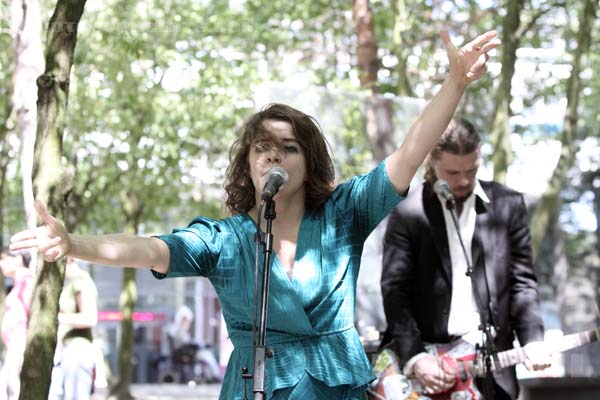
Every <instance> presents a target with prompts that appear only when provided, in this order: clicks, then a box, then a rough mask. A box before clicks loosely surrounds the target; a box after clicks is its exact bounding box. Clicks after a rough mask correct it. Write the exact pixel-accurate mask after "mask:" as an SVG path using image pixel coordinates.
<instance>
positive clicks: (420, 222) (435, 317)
mask: <svg viewBox="0 0 600 400" xmlns="http://www.w3.org/2000/svg"><path fill="white" fill-rule="evenodd" d="M479 147H480V138H479V134H478V133H477V131H476V130H475V128H474V127H473V125H472V124H471V123H470V122H468V121H467V120H465V119H461V118H453V119H452V121H451V122H450V124H449V126H448V128H447V129H446V131H445V132H444V134H443V135H442V137H441V138H440V140H439V141H438V142H437V144H436V145H435V146H434V147H433V149H432V150H431V152H430V153H429V156H428V158H427V160H426V162H425V182H424V183H423V184H422V185H420V186H419V187H417V188H416V189H414V190H411V193H410V195H409V196H408V198H407V199H406V200H405V201H403V202H401V203H400V204H399V205H398V206H397V208H396V209H395V210H394V211H393V212H392V214H391V216H390V219H389V222H388V225H387V231H386V234H385V238H384V250H383V270H382V278H381V289H382V295H383V302H384V309H385V314H386V319H387V324H388V328H387V331H386V333H385V335H384V339H383V341H382V346H384V347H387V348H389V349H390V350H392V351H393V352H394V353H395V354H396V355H397V356H398V359H399V367H400V368H402V371H403V373H404V374H405V375H407V376H409V377H414V378H416V379H417V380H418V381H419V383H420V384H421V385H422V386H423V390H424V393H425V394H437V393H442V392H448V391H450V392H454V391H455V390H457V389H456V386H455V384H456V382H457V380H456V376H457V374H458V373H459V371H457V368H456V365H452V363H451V362H448V361H447V360H444V359H443V358H440V357H439V353H435V354H434V353H433V350H432V346H428V345H429V344H445V345H446V348H448V347H449V348H452V346H453V344H454V343H458V342H460V343H465V342H466V343H470V344H472V345H473V348H474V346H476V345H477V344H479V345H481V344H483V343H485V337H484V335H483V333H482V330H480V329H479V327H480V324H481V320H480V310H482V311H483V312H482V314H483V315H484V319H486V320H488V321H489V322H490V323H491V326H494V329H492V330H493V331H497V332H494V334H495V337H494V339H493V344H494V346H495V350H497V351H502V350H507V349H510V348H511V347H512V344H513V340H514V334H516V336H517V338H518V340H519V343H520V344H521V345H523V346H525V350H526V355H527V358H528V359H527V360H526V365H527V366H528V368H530V369H542V368H545V367H547V366H548V364H549V362H550V354H549V353H548V352H546V351H544V350H543V348H542V345H541V342H540V341H541V340H542V338H543V334H544V327H543V322H542V319H541V317H540V307H539V301H538V290H537V282H536V277H535V273H534V270H533V267H532V254H531V238H530V233H529V228H528V226H527V214H526V208H525V203H524V200H523V196H522V195H521V194H520V193H518V192H516V191H514V190H511V189H509V188H507V187H506V186H504V185H501V184H499V183H496V182H484V181H480V180H478V179H477V178H476V174H477V169H478V167H479V159H480V154H479ZM442 180H443V181H445V183H443V184H442V185H441V186H440V182H438V181H442ZM436 182H438V184H437V185H436ZM444 187H445V189H444ZM440 189H441V190H440ZM448 197H453V204H451V205H447V201H448ZM452 206H454V211H455V217H456V221H457V223H458V226H459V229H460V236H459V235H458V232H457V228H456V224H455V223H454V219H453V215H452V211H450V210H451V208H452ZM461 239H462V243H461ZM463 246H464V247H463ZM466 254H468V255H469V259H468V260H467V258H466V256H465V255H466ZM470 267H472V270H473V273H472V278H473V282H472V281H471V277H469V276H467V274H466V273H467V269H469V268H470ZM478 304H480V305H478ZM488 314H489V316H488ZM492 330H490V331H492ZM461 339H462V341H461ZM526 345H527V346H526ZM438 351H439V348H438ZM450 354H452V353H450ZM487 382H489V383H490V385H489V386H488V387H487V391H484V390H482V388H481V387H480V388H479V391H476V394H475V396H474V397H475V398H481V396H482V395H481V392H483V393H484V395H485V393H490V392H492V391H493V393H494V394H493V395H490V396H489V397H490V398H494V399H516V398H517V395H518V384H517V379H516V374H515V370H514V368H509V369H505V370H502V371H498V372H495V373H494V377H493V384H492V383H491V380H488V381H487ZM476 383H477V385H476V386H479V385H480V384H481V383H482V382H481V381H477V380H476ZM476 386H475V387H476ZM471 395H473V393H472V392H471Z"/></svg>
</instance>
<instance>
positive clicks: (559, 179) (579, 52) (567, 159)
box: [531, 0, 598, 257]
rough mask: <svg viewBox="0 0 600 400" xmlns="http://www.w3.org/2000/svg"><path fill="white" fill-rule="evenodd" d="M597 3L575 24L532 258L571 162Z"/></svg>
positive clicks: (591, 0) (591, 1) (535, 219)
mask: <svg viewBox="0 0 600 400" xmlns="http://www.w3.org/2000/svg"><path fill="white" fill-rule="evenodd" d="M597 7H598V3H597V0H586V2H585V4H584V7H583V8H582V13H581V15H580V18H579V21H580V26H579V32H578V33H577V48H576V49H575V52H574V55H573V63H572V68H571V76H570V77H569V80H568V81H567V113H566V115H565V122H564V128H563V132H562V138H561V142H562V151H561V154H560V158H559V160H558V165H557V166H556V168H555V170H554V173H553V175H552V178H550V182H549V183H548V188H547V189H546V191H545V192H544V193H543V195H542V198H541V199H540V202H539V205H538V206H537V207H536V209H535V211H534V213H533V215H532V217H531V242H532V248H533V253H534V257H535V256H536V255H537V251H538V249H539V246H540V243H541V241H542V239H543V238H544V234H545V232H546V230H547V229H548V225H549V223H550V221H551V219H552V216H553V215H554V213H556V212H557V210H558V204H559V194H560V190H561V188H562V186H563V184H564V181H565V179H566V174H567V171H568V170H569V168H570V167H571V165H572V164H573V160H574V158H575V153H576V150H577V149H576V143H575V138H576V134H577V118H578V110H577V108H578V104H579V95H580V92H581V90H580V87H581V77H580V76H579V74H580V72H581V70H582V65H581V64H582V59H583V57H584V55H585V54H586V53H587V52H588V51H589V49H590V42H591V32H592V23H593V21H594V19H595V17H596V8H597Z"/></svg>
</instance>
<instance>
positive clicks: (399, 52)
mask: <svg viewBox="0 0 600 400" xmlns="http://www.w3.org/2000/svg"><path fill="white" fill-rule="evenodd" d="M408 15H409V13H408V11H407V7H406V0H397V1H396V18H395V20H394V54H395V55H396V57H397V58H398V66H397V67H396V72H398V93H397V94H398V96H408V97H414V96H415V93H414V91H413V88H412V85H411V84H410V80H409V79H408V72H407V71H406V59H407V55H406V54H407V52H406V42H405V40H404V37H403V33H404V32H406V31H407V30H408V29H410V22H409V18H408Z"/></svg>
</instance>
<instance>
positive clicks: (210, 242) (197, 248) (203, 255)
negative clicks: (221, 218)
mask: <svg viewBox="0 0 600 400" xmlns="http://www.w3.org/2000/svg"><path fill="white" fill-rule="evenodd" d="M158 238H159V239H161V240H163V241H164V242H165V243H166V244H167V246H168V247H169V253H170V258H169V260H170V262H169V272H168V273H167V274H162V273H159V272H156V271H152V274H153V275H154V276H155V277H156V278H158V279H163V278H176V277H186V276H187V277H189V276H207V275H208V274H209V273H210V271H211V270H213V269H214V268H216V266H217V263H218V261H219V255H220V253H221V249H222V246H223V232H222V229H221V226H220V224H219V222H218V221H214V220H211V219H209V218H196V219H195V220H194V221H192V223H190V225H189V226H187V227H186V228H179V229H174V230H173V233H171V234H168V235H160V236H158Z"/></svg>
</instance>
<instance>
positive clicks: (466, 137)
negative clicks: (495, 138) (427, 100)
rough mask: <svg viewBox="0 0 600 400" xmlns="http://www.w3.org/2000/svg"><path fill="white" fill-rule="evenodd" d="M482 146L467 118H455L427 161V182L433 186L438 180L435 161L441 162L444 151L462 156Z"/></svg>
mask: <svg viewBox="0 0 600 400" xmlns="http://www.w3.org/2000/svg"><path fill="white" fill-rule="evenodd" d="M480 144H481V138H480V137H479V133H478V132H477V129H475V126H474V125H473V124H472V123H470V122H469V121H468V120H467V119H465V118H462V117H453V118H452V120H450V123H449V124H448V127H447V128H446V130H445V131H444V133H442V136H441V137H440V138H439V140H438V141H437V143H436V144H435V145H434V146H433V148H432V149H431V151H430V152H429V155H428V156H427V159H426V160H425V180H426V181H428V182H429V183H431V184H434V183H435V181H436V180H437V176H436V175H435V171H434V169H433V160H439V159H440V156H441V153H442V152H443V151H445V152H446V153H451V154H456V155H461V156H462V155H466V154H471V153H472V152H474V151H476V150H477V149H478V148H479V145H480Z"/></svg>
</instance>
